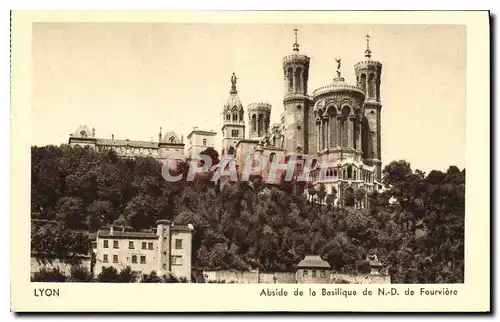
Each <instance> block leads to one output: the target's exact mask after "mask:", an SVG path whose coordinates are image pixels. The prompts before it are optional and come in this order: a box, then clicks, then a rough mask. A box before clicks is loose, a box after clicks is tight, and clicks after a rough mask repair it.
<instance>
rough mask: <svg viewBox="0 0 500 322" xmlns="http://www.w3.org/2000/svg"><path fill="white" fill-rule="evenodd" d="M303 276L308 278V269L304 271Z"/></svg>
mask: <svg viewBox="0 0 500 322" xmlns="http://www.w3.org/2000/svg"><path fill="white" fill-rule="evenodd" d="M302 276H304V277H306V276H307V269H305V270H304V272H303V273H302Z"/></svg>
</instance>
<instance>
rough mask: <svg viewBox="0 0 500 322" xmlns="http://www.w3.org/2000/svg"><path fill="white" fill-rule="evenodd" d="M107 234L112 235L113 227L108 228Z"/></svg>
mask: <svg viewBox="0 0 500 322" xmlns="http://www.w3.org/2000/svg"><path fill="white" fill-rule="evenodd" d="M109 234H110V235H113V226H111V227H109Z"/></svg>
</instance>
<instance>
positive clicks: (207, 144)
mask: <svg viewBox="0 0 500 322" xmlns="http://www.w3.org/2000/svg"><path fill="white" fill-rule="evenodd" d="M216 135H217V133H216V132H212V131H205V130H200V129H198V127H194V128H193V130H192V131H191V132H190V133H189V134H188V135H187V139H188V140H189V144H188V146H187V151H186V156H187V157H188V158H190V159H198V158H199V157H200V153H201V152H203V151H205V150H206V149H207V148H213V147H214V146H215V142H214V140H215V136H216Z"/></svg>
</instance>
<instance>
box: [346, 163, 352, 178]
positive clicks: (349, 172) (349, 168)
mask: <svg viewBox="0 0 500 322" xmlns="http://www.w3.org/2000/svg"><path fill="white" fill-rule="evenodd" d="M347 179H352V166H350V165H349V166H347Z"/></svg>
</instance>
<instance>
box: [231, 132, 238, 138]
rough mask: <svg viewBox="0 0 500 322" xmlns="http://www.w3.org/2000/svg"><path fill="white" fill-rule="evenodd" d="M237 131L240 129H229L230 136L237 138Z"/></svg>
mask: <svg viewBox="0 0 500 322" xmlns="http://www.w3.org/2000/svg"><path fill="white" fill-rule="evenodd" d="M239 132H240V131H238V130H231V137H233V138H237V137H238V136H239V135H240V133H239Z"/></svg>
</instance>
